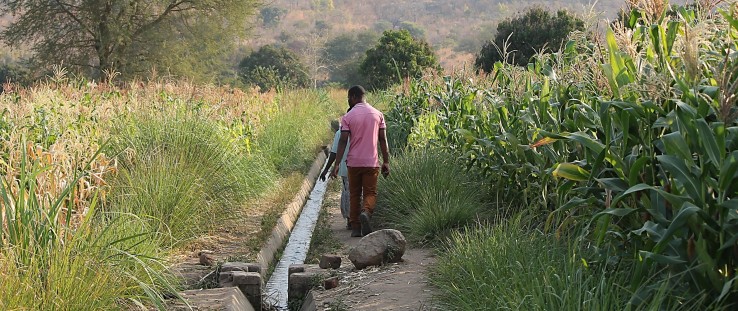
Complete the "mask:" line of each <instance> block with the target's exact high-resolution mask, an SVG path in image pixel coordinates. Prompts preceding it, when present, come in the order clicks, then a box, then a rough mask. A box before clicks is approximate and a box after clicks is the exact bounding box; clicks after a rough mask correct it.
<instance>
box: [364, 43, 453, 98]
mask: <svg viewBox="0 0 738 311" xmlns="http://www.w3.org/2000/svg"><path fill="white" fill-rule="evenodd" d="M426 69H433V70H439V71H440V70H441V66H440V65H439V64H438V60H437V57H436V55H435V54H434V53H433V50H431V48H430V45H428V42H426V41H424V40H422V39H415V38H413V37H412V36H411V35H410V32H408V31H407V30H387V31H385V32H384V34H383V35H382V38H380V39H379V43H378V44H377V45H376V46H375V47H373V48H371V49H369V50H368V51H366V58H365V59H364V61H363V62H362V63H361V67H360V72H361V73H362V74H363V75H365V76H366V77H367V78H368V81H369V87H373V88H378V89H386V88H389V87H390V86H392V85H393V84H396V83H399V82H400V81H402V79H403V78H405V77H411V78H417V77H420V76H421V75H422V74H423V71H425V70H426Z"/></svg>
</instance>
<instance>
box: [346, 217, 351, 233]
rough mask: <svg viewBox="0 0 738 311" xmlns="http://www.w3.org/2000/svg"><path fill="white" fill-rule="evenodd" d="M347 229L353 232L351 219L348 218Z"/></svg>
mask: <svg viewBox="0 0 738 311" xmlns="http://www.w3.org/2000/svg"><path fill="white" fill-rule="evenodd" d="M346 229H347V230H351V219H348V218H346Z"/></svg>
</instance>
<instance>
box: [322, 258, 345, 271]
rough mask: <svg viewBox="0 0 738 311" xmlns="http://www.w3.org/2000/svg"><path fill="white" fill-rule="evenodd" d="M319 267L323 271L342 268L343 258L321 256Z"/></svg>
mask: <svg viewBox="0 0 738 311" xmlns="http://www.w3.org/2000/svg"><path fill="white" fill-rule="evenodd" d="M318 266H319V267H320V268H321V269H328V268H331V269H338V268H340V267H341V256H338V255H323V256H320V264H318Z"/></svg>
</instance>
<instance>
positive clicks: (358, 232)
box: [351, 228, 361, 238]
mask: <svg viewBox="0 0 738 311" xmlns="http://www.w3.org/2000/svg"><path fill="white" fill-rule="evenodd" d="M351 237H352V238H360V237H361V229H359V228H356V229H353V230H351Z"/></svg>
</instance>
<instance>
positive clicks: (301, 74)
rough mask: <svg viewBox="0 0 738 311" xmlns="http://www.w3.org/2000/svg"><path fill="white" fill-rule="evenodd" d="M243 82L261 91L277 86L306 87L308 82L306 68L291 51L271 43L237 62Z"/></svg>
mask: <svg viewBox="0 0 738 311" xmlns="http://www.w3.org/2000/svg"><path fill="white" fill-rule="evenodd" d="M238 68H239V71H240V73H241V78H242V79H243V81H244V83H246V84H249V85H257V86H259V87H260V88H261V90H262V91H267V90H270V89H274V88H279V87H287V86H295V87H306V86H308V85H309V84H310V78H309V77H308V74H307V72H308V71H307V68H306V67H305V65H303V64H302V63H301V62H300V58H299V57H298V56H297V55H295V53H293V52H292V51H290V50H288V49H286V48H283V47H274V46H271V45H265V46H262V47H261V48H260V49H259V50H258V51H256V52H254V53H251V54H250V55H249V56H246V57H244V58H243V59H242V60H241V62H240V63H239V64H238Z"/></svg>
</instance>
